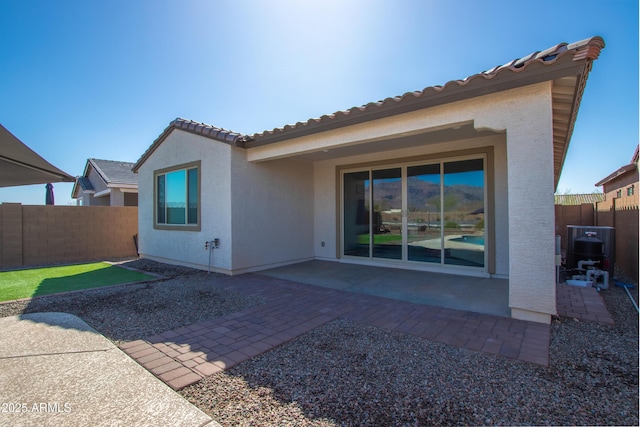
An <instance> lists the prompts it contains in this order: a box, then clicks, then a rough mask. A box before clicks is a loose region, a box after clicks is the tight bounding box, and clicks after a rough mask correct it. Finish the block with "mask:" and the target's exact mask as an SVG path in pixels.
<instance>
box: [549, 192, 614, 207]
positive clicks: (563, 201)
mask: <svg viewBox="0 0 640 427" xmlns="http://www.w3.org/2000/svg"><path fill="white" fill-rule="evenodd" d="M554 198H555V204H556V205H562V206H570V205H583V204H587V203H588V204H591V203H598V202H603V201H604V194H602V193H589V194H556V195H555V196H554Z"/></svg>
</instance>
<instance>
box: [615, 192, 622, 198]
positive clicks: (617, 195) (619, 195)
mask: <svg viewBox="0 0 640 427" xmlns="http://www.w3.org/2000/svg"><path fill="white" fill-rule="evenodd" d="M620 197H622V190H618V191H616V198H617V199H619V198H620Z"/></svg>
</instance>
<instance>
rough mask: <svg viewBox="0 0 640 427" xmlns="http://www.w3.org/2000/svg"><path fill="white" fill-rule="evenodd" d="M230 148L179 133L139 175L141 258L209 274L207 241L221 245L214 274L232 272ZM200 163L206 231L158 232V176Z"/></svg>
mask: <svg viewBox="0 0 640 427" xmlns="http://www.w3.org/2000/svg"><path fill="white" fill-rule="evenodd" d="M230 156H231V147H230V146H229V145H228V144H225V143H221V142H216V141H212V140H211V139H208V138H205V137H202V136H197V135H193V134H191V133H187V132H182V131H178V130H175V131H173V132H172V133H171V134H170V135H169V137H168V138H167V139H166V140H165V141H164V142H163V143H162V144H161V145H160V146H159V147H158V148H157V150H156V151H155V152H154V153H153V156H151V157H149V159H147V161H146V162H145V163H144V164H143V165H142V166H141V167H140V169H139V172H138V173H139V177H138V183H139V184H138V186H139V187H138V206H139V209H138V212H139V220H138V224H139V234H140V242H139V247H140V249H139V250H140V254H141V255H142V256H143V257H148V258H152V259H156V260H160V261H162V260H170V261H171V262H172V263H180V264H184V265H189V266H193V267H197V268H201V269H207V268H208V261H209V252H208V251H207V250H205V241H207V240H213V239H214V238H218V239H220V248H218V249H215V250H214V251H213V252H212V267H213V270H214V271H221V272H228V271H229V270H230V269H231V250H232V246H231V242H232V239H231V194H230V185H229V180H230V176H231V173H230ZM196 161H200V162H201V163H200V165H201V167H200V174H201V180H200V181H201V188H200V204H201V207H200V219H199V220H200V225H201V230H200V231H180V230H158V229H155V228H154V227H153V221H154V218H153V211H154V203H155V202H154V187H153V186H154V175H153V173H154V171H155V170H159V169H163V168H167V167H173V166H175V165H180V164H187V163H191V162H196Z"/></svg>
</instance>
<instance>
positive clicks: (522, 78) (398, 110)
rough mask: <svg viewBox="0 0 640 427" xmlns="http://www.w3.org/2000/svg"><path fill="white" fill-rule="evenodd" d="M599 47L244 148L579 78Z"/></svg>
mask: <svg viewBox="0 0 640 427" xmlns="http://www.w3.org/2000/svg"><path fill="white" fill-rule="evenodd" d="M603 47H604V41H603V40H602V39H601V38H600V37H593V38H591V39H587V40H583V41H581V42H578V43H575V44H572V45H568V48H571V49H573V50H571V51H566V50H565V51H563V52H560V53H557V56H556V58H555V59H552V60H548V61H543V60H542V59H534V60H532V62H530V63H527V64H525V65H524V66H522V67H520V68H515V69H512V68H510V67H505V68H502V69H499V70H498V71H495V72H494V73H480V74H476V75H474V76H471V77H469V78H468V79H467V80H464V81H452V82H448V83H447V84H445V85H444V86H442V87H439V86H438V87H428V88H426V89H424V90H423V91H421V92H408V93H405V94H404V95H403V96H402V97H398V98H387V99H385V100H384V101H381V102H379V103H369V104H367V105H365V106H363V107H359V108H358V107H354V108H351V109H349V110H346V111H338V112H336V113H334V114H332V115H324V116H322V117H320V118H317V119H310V120H308V121H306V122H298V123H296V124H294V125H287V126H284V127H283V128H278V129H273V130H272V131H268V132H264V133H261V134H255V135H253V136H252V139H253V140H252V141H251V142H248V143H247V144H246V145H245V148H253V147H259V146H262V145H266V144H271V143H275V142H281V141H285V140H288V139H293V138H299V137H302V136H307V135H311V134H314V133H319V132H325V131H329V130H333V129H337V128H341V127H345V126H351V125H355V124H359V123H364V122H368V121H371V120H376V119H379V118H385V117H390V116H395V115H398V114H402V113H407V112H411V111H416V110H420V109H424V108H429V107H434V106H437V105H442V104H448V103H451V102H456V101H461V100H465V99H471V98H475V97H478V96H482V95H487V94H492V93H496V92H500V91H504V90H508V89H514V88H517V87H523V86H528V85H531V84H536V83H540V82H544V81H550V80H555V79H558V78H561V77H566V76H572V75H582V74H584V73H585V67H587V68H589V69H590V64H591V63H592V62H593V60H595V59H597V57H598V56H599V54H600V50H601V49H602V48H603ZM587 73H588V70H587ZM580 97H581V93H580ZM563 160H564V159H563Z"/></svg>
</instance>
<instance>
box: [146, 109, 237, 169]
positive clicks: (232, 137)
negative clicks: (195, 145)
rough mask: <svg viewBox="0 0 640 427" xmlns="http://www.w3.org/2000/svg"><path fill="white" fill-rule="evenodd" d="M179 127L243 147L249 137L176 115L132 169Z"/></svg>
mask: <svg viewBox="0 0 640 427" xmlns="http://www.w3.org/2000/svg"><path fill="white" fill-rule="evenodd" d="M174 129H179V130H182V131H185V132H189V133H193V134H196V135H200V136H204V137H206V138H210V139H213V140H215V141H219V142H225V143H227V144H231V145H235V146H238V147H244V146H245V144H246V142H247V141H248V140H249V137H248V136H246V135H243V134H240V133H237V132H232V131H230V130H227V129H223V128H219V127H216V126H212V125H208V124H206V123H201V122H196V121H194V120H187V119H182V118H180V117H178V118H177V119H175V120H174V121H172V122H171V123H169V126H167V127H166V129H165V130H164V131H163V132H162V133H161V134H160V136H158V137H157V138H156V140H155V141H153V143H152V144H151V146H150V147H149V148H148V149H147V150H146V151H145V152H144V153H143V154H142V156H141V157H140V159H138V161H137V162H136V163H135V164H134V165H133V171H134V172H137V170H138V168H139V167H140V165H142V163H144V161H145V160H147V159H148V158H149V156H150V155H151V154H152V153H153V152H154V151H155V150H156V148H158V146H160V144H162V142H163V141H164V140H165V139H166V138H167V137H168V136H169V134H170V133H171V132H172V131H173V130H174Z"/></svg>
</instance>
